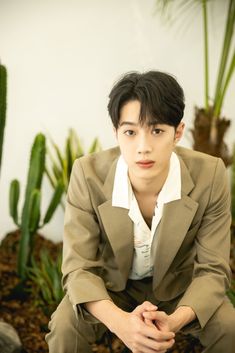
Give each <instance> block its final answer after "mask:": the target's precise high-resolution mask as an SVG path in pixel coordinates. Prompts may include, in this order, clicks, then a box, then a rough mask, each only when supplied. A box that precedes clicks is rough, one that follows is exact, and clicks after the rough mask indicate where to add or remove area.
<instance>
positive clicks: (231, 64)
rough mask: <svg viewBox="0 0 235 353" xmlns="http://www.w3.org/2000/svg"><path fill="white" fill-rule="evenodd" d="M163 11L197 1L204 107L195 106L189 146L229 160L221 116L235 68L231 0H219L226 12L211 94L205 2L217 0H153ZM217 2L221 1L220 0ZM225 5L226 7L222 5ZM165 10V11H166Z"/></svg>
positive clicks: (234, 20)
mask: <svg viewBox="0 0 235 353" xmlns="http://www.w3.org/2000/svg"><path fill="white" fill-rule="evenodd" d="M157 2H158V4H160V6H161V10H162V11H163V13H166V12H168V10H169V8H170V6H172V5H173V6H176V7H177V8H178V9H180V10H181V11H184V10H186V9H188V8H190V7H193V8H194V10H195V6H196V5H200V7H201V10H202V17H203V42H204V107H203V108H198V107H196V108H195V120H194V129H192V135H193V139H194V142H193V148H194V149H196V150H199V151H202V152H205V153H208V154H211V155H215V156H219V157H221V158H222V159H223V160H224V162H225V164H226V165H229V164H231V162H232V160H231V156H230V155H229V152H228V148H227V146H226V144H225V142H224V135H225V133H226V131H227V129H228V127H229V126H230V120H228V119H225V118H223V117H222V116H221V111H222V107H223V103H224V99H225V96H226V93H227V90H228V87H229V83H230V82H231V78H232V76H233V74H234V69H235V48H234V43H233V36H234V24H235V0H225V1H223V5H224V10H225V11H227V12H226V21H225V26H224V27H225V29H224V38H223V43H222V50H221V56H220V63H219V68H218V74H217V79H216V85H215V92H214V95H213V96H212V95H211V94H210V92H209V30H208V10H209V6H212V5H213V4H216V2H218V3H219V2H220V1H218V0H213V1H212V0H210V1H209V0H179V1H173V0H157ZM220 4H221V2H220ZM226 6H227V8H226ZM174 10H175V8H174ZM168 13H169V12H168ZM174 16H175V18H177V19H178V18H179V11H178V12H177V11H174Z"/></svg>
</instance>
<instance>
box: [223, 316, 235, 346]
mask: <svg viewBox="0 0 235 353" xmlns="http://www.w3.org/2000/svg"><path fill="white" fill-rule="evenodd" d="M219 326H220V331H221V332H222V335H223V336H224V338H226V339H227V340H229V341H232V342H233V343H234V344H235V335H234V327H235V310H233V311H231V312H230V315H227V316H225V317H223V318H221V321H220V323H219Z"/></svg>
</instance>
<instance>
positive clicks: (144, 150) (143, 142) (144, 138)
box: [137, 133, 152, 154]
mask: <svg viewBox="0 0 235 353" xmlns="http://www.w3.org/2000/svg"><path fill="white" fill-rule="evenodd" d="M151 151H152V147H151V144H150V141H149V136H148V135H147V134H146V133H142V134H139V138H138V145H137V153H138V154H148V153H150V152H151Z"/></svg>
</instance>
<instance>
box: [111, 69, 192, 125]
mask: <svg viewBox="0 0 235 353" xmlns="http://www.w3.org/2000/svg"><path fill="white" fill-rule="evenodd" d="M134 100H138V101H139V102H140V104H141V109H140V117H139V121H140V123H141V124H144V123H147V124H158V123H159V124H168V125H171V126H174V127H175V128H176V127H177V126H178V125H179V123H180V121H181V119H182V118H183V115H184V107H185V104H184V92H183V89H182V88H181V86H180V85H179V84H178V82H177V81H176V79H175V78H174V77H173V76H171V75H169V74H166V73H164V72H160V71H148V72H145V73H142V74H141V73H139V72H129V73H127V74H125V75H124V76H122V77H121V78H120V79H119V80H118V82H116V84H115V85H114V87H113V88H112V90H111V92H110V94H109V103H108V112H109V115H110V117H111V120H112V123H113V126H114V127H115V128H116V129H117V128H118V127H119V120H120V110H121V108H122V107H123V106H124V105H125V104H126V103H128V102H129V101H134Z"/></svg>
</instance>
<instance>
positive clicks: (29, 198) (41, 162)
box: [9, 134, 64, 279]
mask: <svg viewBox="0 0 235 353" xmlns="http://www.w3.org/2000/svg"><path fill="white" fill-rule="evenodd" d="M45 156H46V139H45V136H44V135H43V134H38V135H37V136H36V137H35V140H34V143H33V146H32V149H31V155H30V163H29V170H28V176H27V186H26V191H25V200H24V205H23V210H22V214H21V220H19V219H18V200H19V196H20V187H19V182H18V180H13V181H12V182H11V186H10V202H9V203H10V215H11V217H12V218H13V220H14V222H15V224H16V225H18V226H19V228H20V231H21V237H20V243H19V253H18V263H17V272H18V274H19V276H20V277H21V278H22V279H25V276H26V267H27V265H29V261H30V255H31V253H32V250H33V247H34V236H35V234H36V232H37V230H38V229H39V228H41V227H42V226H44V225H45V224H46V223H48V222H49V221H50V219H51V218H52V216H53V213H54V211H55V209H56V207H57V206H58V204H59V202H60V199H61V196H62V194H63V191H64V188H63V185H62V183H61V182H58V185H57V187H56V188H55V191H54V194H53V196H52V199H51V202H50V204H49V206H48V209H47V212H46V215H45V217H44V219H43V221H42V222H41V224H40V219H41V212H40V204H41V185H42V179H43V175H44V171H45Z"/></svg>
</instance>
